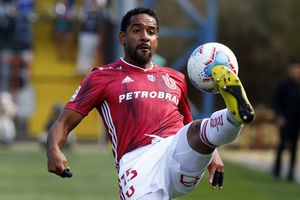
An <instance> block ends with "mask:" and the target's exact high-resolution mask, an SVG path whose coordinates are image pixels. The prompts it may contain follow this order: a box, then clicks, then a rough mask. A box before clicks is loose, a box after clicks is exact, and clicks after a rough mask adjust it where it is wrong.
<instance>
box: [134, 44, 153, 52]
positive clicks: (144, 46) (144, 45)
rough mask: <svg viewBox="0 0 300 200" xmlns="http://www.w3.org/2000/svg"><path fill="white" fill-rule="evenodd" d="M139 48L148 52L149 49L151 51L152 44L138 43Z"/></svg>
mask: <svg viewBox="0 0 300 200" xmlns="http://www.w3.org/2000/svg"><path fill="white" fill-rule="evenodd" d="M137 49H138V50H142V51H144V52H147V51H151V46H150V45H148V44H140V45H138V47H137Z"/></svg>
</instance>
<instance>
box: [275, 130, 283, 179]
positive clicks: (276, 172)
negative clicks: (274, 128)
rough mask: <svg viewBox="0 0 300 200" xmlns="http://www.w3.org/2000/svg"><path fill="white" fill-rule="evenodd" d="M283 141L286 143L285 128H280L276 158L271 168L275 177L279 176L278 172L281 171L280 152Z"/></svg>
mask: <svg viewBox="0 0 300 200" xmlns="http://www.w3.org/2000/svg"><path fill="white" fill-rule="evenodd" d="M285 143H286V131H285V128H281V130H280V141H279V144H278V148H277V154H276V160H275V164H274V168H273V175H274V177H275V178H279V177H280V172H281V157H282V152H283V150H284V148H285Z"/></svg>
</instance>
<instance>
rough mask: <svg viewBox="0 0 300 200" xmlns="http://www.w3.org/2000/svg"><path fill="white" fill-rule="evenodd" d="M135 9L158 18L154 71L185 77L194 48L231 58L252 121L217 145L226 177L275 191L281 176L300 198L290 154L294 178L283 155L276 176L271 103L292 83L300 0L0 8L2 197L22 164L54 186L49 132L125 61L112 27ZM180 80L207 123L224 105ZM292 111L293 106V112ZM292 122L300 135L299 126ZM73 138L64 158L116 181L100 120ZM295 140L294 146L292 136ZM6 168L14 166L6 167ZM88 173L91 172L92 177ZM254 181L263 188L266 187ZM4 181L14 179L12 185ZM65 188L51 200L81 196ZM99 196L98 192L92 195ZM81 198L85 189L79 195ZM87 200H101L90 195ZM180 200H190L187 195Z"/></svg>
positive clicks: (10, 1)
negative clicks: (217, 48)
mask: <svg viewBox="0 0 300 200" xmlns="http://www.w3.org/2000/svg"><path fill="white" fill-rule="evenodd" d="M135 6H149V7H152V8H154V9H155V10H156V12H157V14H158V17H159V19H160V26H161V28H160V41H159V48H158V51H157V54H156V55H155V56H154V58H153V59H155V62H157V63H158V64H161V65H164V66H169V67H172V68H174V69H177V70H179V71H181V72H183V73H184V74H186V63H187V60H188V57H189V55H190V53H191V52H192V51H193V49H195V48H196V47H197V46H199V45H201V44H203V43H205V42H212V41H214V42H220V43H223V44H225V45H226V46H228V47H229V48H231V49H232V51H233V52H234V53H235V55H236V57H237V59H238V63H239V68H240V70H239V76H240V77H241V79H242V80H243V85H244V87H245V89H246V91H247V94H248V98H249V99H250V101H251V102H252V104H253V106H254V107H255V110H256V120H255V122H254V123H253V124H251V126H248V127H245V129H244V130H243V133H242V135H241V137H240V138H239V139H238V140H237V141H235V142H234V143H232V144H230V145H227V146H225V147H222V149H221V155H223V157H224V159H225V160H226V162H228V163H229V166H231V165H233V166H232V168H233V169H235V167H236V166H240V165H241V166H243V167H246V168H247V169H248V168H250V169H252V170H253V169H254V170H258V171H262V172H263V173H264V174H267V175H266V177H268V178H269V179H268V178H266V179H267V182H268V181H269V182H268V184H269V186H270V187H273V188H274V187H279V185H272V184H275V183H276V182H277V181H279V180H282V179H283V180H286V178H287V179H288V180H289V181H290V182H291V183H292V185H288V186H286V185H280V187H283V188H285V187H288V188H286V191H289V193H290V196H289V198H287V199H294V198H295V199H296V196H297V194H298V196H299V192H298V193H297V192H296V191H300V190H299V185H297V183H300V164H298V165H297V161H298V163H299V160H300V159H299V158H298V159H297V157H299V156H298V155H299V154H298V155H297V154H294V157H295V159H294V160H295V165H294V168H293V169H292V171H294V173H293V177H292V178H290V174H291V169H290V167H289V166H290V159H289V158H290V155H289V152H288V151H284V152H283V154H282V160H283V161H282V169H283V170H282V172H280V173H279V175H278V173H277V174H276V173H275V171H276V170H275V161H276V157H278V156H276V155H277V154H276V152H277V151H278V148H277V147H278V145H279V144H280V142H281V137H280V127H279V125H278V123H276V122H277V117H276V111H275V108H276V97H275V96H276V94H277V93H276V88H277V85H278V83H279V82H280V81H281V80H283V79H285V78H287V77H288V75H289V65H290V63H291V62H293V63H299V62H300V61H299V60H300V59H299V58H300V56H299V52H300V45H299V43H298V42H299V30H300V14H299V12H298V9H299V8H300V1H298V0H272V1H261V0H244V1H240V0H160V1H157V0H126V1H125V0H0V115H1V116H0V147H1V148H0V199H18V198H17V197H16V196H14V195H15V193H14V192H13V187H14V184H16V182H18V180H19V178H20V176H21V174H22V173H21V172H20V174H18V173H16V171H22V168H21V167H24V168H26V164H25V165H24V166H23V164H24V163H27V162H28V161H30V162H31V163H36V164H35V166H33V165H34V164H33V165H28V166H27V168H26V169H28V170H29V171H30V169H32V168H35V169H36V170H37V171H39V172H40V176H41V177H42V178H43V180H50V182H51V181H53V183H54V184H53V185H52V186H51V187H53V188H56V185H55V182H56V181H57V179H55V178H54V177H52V176H51V175H48V174H47V171H46V160H45V159H46V158H45V157H46V154H45V152H44V148H43V147H44V146H45V142H46V136H47V131H48V129H49V127H50V126H51V125H52V123H53V122H54V121H55V119H56V117H57V115H58V114H59V112H60V111H61V109H63V106H64V104H65V103H66V102H67V101H68V100H69V99H70V98H71V96H72V94H73V93H74V92H75V90H76V89H77V87H78V85H79V84H80V81H81V80H82V79H83V77H84V76H85V75H86V74H87V73H88V72H89V71H90V70H91V69H92V67H94V66H97V65H103V64H107V63H111V62H113V61H114V60H115V59H117V58H119V57H120V56H122V48H121V46H119V44H118V38H117V37H118V33H119V24H120V21H121V17H122V16H123V15H124V13H125V12H126V11H127V10H129V9H131V8H133V7H135ZM187 82H188V88H189V91H188V95H189V100H190V103H191V108H192V114H193V116H194V117H195V118H197V117H203V116H208V115H209V113H211V112H212V111H213V110H216V109H220V108H223V107H224V106H225V105H224V103H223V100H222V99H221V97H220V96H219V95H211V94H203V93H201V92H199V91H197V90H196V89H195V88H194V87H193V86H192V85H191V84H190V82H189V81H188V80H187ZM298 86H299V85H298ZM299 92H300V89H299V87H298V90H297V88H296V89H295V94H298V99H299ZM295 98H296V97H295ZM299 101H300V100H299ZM296 102H297V100H296ZM298 105H299V104H298ZM297 109H299V107H298V108H296V107H295V110H297ZM299 115H300V114H299V112H298V116H299ZM297 119H299V118H297ZM295 123H296V124H298V127H299V124H300V121H296V122H295ZM73 132H74V133H73V134H72V136H71V137H70V138H69V141H68V143H67V147H70V148H67V149H68V151H69V152H68V153H69V154H70V157H71V158H72V159H77V158H79V160H84V161H86V162H87V163H89V162H91V160H92V162H91V163H93V162H96V163H94V164H95V165H96V166H98V170H99V168H101V169H103V170H104V169H105V170H107V171H108V172H107V174H109V175H111V174H114V173H115V172H114V169H113V164H112V161H111V155H110V152H109V151H110V150H109V148H110V147H109V146H110V145H109V144H108V142H107V138H106V136H105V130H104V129H103V126H102V120H101V118H100V117H99V115H98V113H97V112H96V111H93V112H91V113H90V114H89V116H88V117H87V118H86V119H84V120H83V122H82V123H81V124H80V125H79V126H78V127H77V128H76V129H75V130H74V131H73ZM298 132H299V130H298ZM298 132H297V133H296V134H297V135H298ZM293 140H294V141H295V140H296V146H297V145H298V144H297V140H298V137H294V138H293ZM291 143H292V142H290V141H288V142H287V144H286V145H284V146H285V147H286V149H290V148H291V146H292V144H291ZM294 143H295V142H294ZM294 143H293V144H294ZM294 150H295V148H294ZM26 152H27V153H28V154H26ZM99 154H100V155H99ZM14 157H15V160H14V159H13V158H14ZM83 157H85V159H84V158H83ZM86 157H87V158H86ZM98 157H99V160H100V161H99V162H101V160H108V161H107V163H108V164H107V166H106V165H105V166H101V167H100V164H99V163H97V162H98V161H96V160H97V158H98ZM30 158H32V159H33V158H36V159H33V160H30ZM88 158H90V160H88ZM100 158H101V159H100ZM70 160H71V159H70ZM277 160H278V159H277ZM20 162H21V163H22V165H19V163H20ZM82 164H83V163H81V164H80V163H77V164H76V165H77V168H78V171H80V167H83V168H84V167H87V166H82ZM236 164H237V165H236ZM12 165H14V166H18V167H20V168H18V169H13V168H11V166H12ZM277 165H278V164H277ZM1 166H2V168H1ZM243 167H242V168H241V169H240V168H239V170H242V172H243V173H247V174H251V173H253V174H259V173H260V172H258V171H255V173H254V172H252V171H251V172H249V171H245V172H244V171H243V170H244V168H243ZM228 168H230V167H228ZM277 168H278V167H277ZM12 169H13V170H12ZM226 169H227V168H226ZM10 170H12V171H13V172H12V171H10ZM81 170H82V169H81ZM87 171H88V172H91V173H93V172H94V170H92V169H90V170H87ZM100 171H101V170H100ZM277 171H278V169H277ZM10 173H12V174H10ZM228 173H230V172H228ZM232 173H233V172H232ZM243 173H241V174H243ZM29 174H31V173H29ZM44 174H46V175H44ZM99 174H100V172H99V171H96V172H95V173H94V174H88V175H86V176H87V177H88V178H86V179H87V180H85V181H87V182H88V181H91V180H92V181H95V182H93V183H91V184H92V185H95V187H96V188H98V189H99V188H105V186H101V184H100V183H99V182H97V181H99V180H100V179H102V178H103V177H102V178H100V177H99ZM31 175H32V176H36V174H31ZM84 175H85V174H84V173H83V175H82V177H83V176H84ZM272 175H273V176H272ZM95 176H97V177H98V178H95ZM111 176H113V175H111ZM262 176H263V175H262ZM2 177H6V179H2ZM12 177H15V179H13V178H12ZM93 177H94V179H93ZM234 177H235V176H234V175H233V179H234ZM252 177H254V178H255V175H253V176H252ZM272 177H273V178H272ZM240 178H241V177H238V178H237V179H236V180H239V179H240ZM250 178H251V177H250ZM281 178H282V179H281ZM106 179H113V178H106ZM115 179H116V178H114V179H113V180H112V185H113V186H111V187H112V189H108V190H106V191H110V190H112V191H113V192H107V196H105V197H103V199H117V196H118V195H117V192H116V191H117V189H116V188H117V187H116V183H117V182H116V180H115ZM228 179H230V177H228ZM40 180H41V179H39V181H40ZM234 180H235V179H234ZM258 180H259V182H260V181H262V182H263V181H264V180H265V179H262V180H261V179H258ZM258 180H254V181H253V182H254V183H257V182H258ZM7 181H8V182H9V181H11V182H10V183H11V185H10V184H8V183H7ZM39 181H37V183H32V184H33V185H32V187H36V186H37V185H39V184H38V183H39ZM78 182H81V181H78ZM100 182H101V181H100ZM290 182H289V183H286V182H284V183H283V184H290ZM295 183H296V184H295ZM63 184H64V183H60V184H59V186H60V187H70V188H69V196H68V195H67V196H64V195H66V194H63V193H64V192H63V191H61V193H60V192H58V196H56V199H69V198H70V197H73V199H74V196H75V194H76V192H80V190H78V188H80V187H81V186H77V185H76V186H74V185H71V186H70V185H69V186H65V185H63ZM76 184H77V183H76ZM232 184H233V185H234V183H232ZM294 184H295V185H294ZM24 185H26V184H25V183H24ZM24 185H22V184H21V185H19V186H18V187H20V188H22V190H21V191H23V192H24V194H25V193H26V191H27V193H26V194H27V196H26V195H25V196H24V197H26V198H25V199H27V198H28V199H38V198H43V199H47V198H49V199H52V197H53V196H51V195H53V194H51V193H47V192H45V191H49V190H47V189H46V188H47V186H44V187H45V188H42V189H41V188H40V191H42V192H40V193H38V195H37V194H36V195H33V194H32V195H31V193H35V192H33V191H31V192H30V189H28V188H26V187H24ZM104 185H105V184H104ZM237 185H239V184H237ZM74 187H75V189H74ZM111 187H110V188H111ZM289 187H291V188H289ZM297 187H298V189H296V188H297ZM254 188H255V187H254ZM56 189H57V188H56ZM256 189H257V188H256ZM254 190H255V189H254ZM267 190H268V189H266V191H267ZM3 191H6V192H4V193H3ZM97 191H98V190H97V189H95V195H96V193H97ZM270 191H271V189H270ZM81 192H82V193H83V194H84V193H85V192H86V191H85V189H82V191H81ZM72 193H73V195H71V194H72ZM104 193H105V192H104ZM112 193H113V195H112ZM225 193H226V192H225ZM262 193H264V192H263V191H262ZM271 193H272V192H270V194H267V195H272V194H271ZM43 194H44V195H43ZM91 194H92V192H91ZM196 194H197V192H196ZM1 195H2V196H1ZM5 195H6V196H5ZM47 195H48V196H47ZM70 195H71V196H70ZM110 195H112V196H113V197H114V198H112V197H111V196H110ZM202 195H203V194H202ZM231 195H232V191H229V192H228V194H227V197H228V198H229V197H232V196H231ZM247 195H248V196H249V199H253V198H254V196H251V194H250V193H249V194H246V196H247ZM208 196H209V195H208ZM225 196H226V195H225ZM79 197H80V195H79V196H78V198H79ZM215 197H216V196H215ZM277 197H278V196H277ZM277 197H276V195H274V196H261V197H260V198H259V197H258V198H257V197H256V199H276V198H277ZM218 198H220V199H226V197H225V198H224V197H218ZM278 198H279V197H278ZM23 199H24V198H23ZM85 199H99V198H95V197H94V196H91V197H90V198H85ZM100 199H101V198H100ZM187 199H196V198H194V197H193V196H190V197H188V198H187ZM207 199H209V197H208V198H207ZM231 199H232V198H231ZM245 199H247V198H245Z"/></svg>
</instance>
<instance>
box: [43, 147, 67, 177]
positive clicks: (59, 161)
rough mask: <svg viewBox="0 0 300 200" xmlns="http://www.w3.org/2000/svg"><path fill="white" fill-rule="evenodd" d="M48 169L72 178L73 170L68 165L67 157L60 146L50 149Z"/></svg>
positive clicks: (61, 175)
mask: <svg viewBox="0 0 300 200" xmlns="http://www.w3.org/2000/svg"><path fill="white" fill-rule="evenodd" d="M47 156H48V171H49V172H51V173H54V174H56V175H58V176H60V177H62V178H66V177H67V178H71V177H72V175H73V174H72V172H71V171H70V168H69V166H68V165H67V159H66V157H65V155H64V154H63V153H62V152H61V151H60V149H59V148H54V149H51V150H50V149H49V150H48V154H47Z"/></svg>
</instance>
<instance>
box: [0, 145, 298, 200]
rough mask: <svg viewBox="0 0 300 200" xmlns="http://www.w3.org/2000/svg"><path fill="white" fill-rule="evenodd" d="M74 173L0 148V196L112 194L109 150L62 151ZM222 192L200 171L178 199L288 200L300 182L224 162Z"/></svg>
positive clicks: (101, 197)
mask: <svg viewBox="0 0 300 200" xmlns="http://www.w3.org/2000/svg"><path fill="white" fill-rule="evenodd" d="M65 153H66V155H67V157H68V160H69V164H70V166H71V167H72V171H73V173H74V176H73V178H71V179H62V178H59V177H57V176H55V175H53V174H50V173H48V172H47V169H46V152H45V150H44V149H42V148H32V147H31V148H25V147H22V148H18V147H17V148H15V147H13V148H0V200H53V199H55V200H68V199H72V200H79V199H80V200H111V199H118V192H117V178H116V172H115V169H114V167H113V159H112V156H111V154H110V152H107V151H103V150H100V148H90V147H89V148H88V149H83V148H80V149H78V148H76V149H75V150H74V151H67V152H65ZM225 170H226V171H225V182H224V189H223V190H222V191H219V190H212V189H211V188H210V185H209V184H208V182H207V177H206V176H205V177H204V178H203V179H202V181H201V183H200V185H199V186H198V187H197V189H196V190H195V191H193V192H192V193H191V194H189V195H187V196H185V197H181V198H178V199H180V200H196V199H204V200H210V199H217V200H226V199H228V200H233V199H243V200H276V199H278V200H279V199H286V200H293V199H295V200H296V199H299V197H300V186H299V185H295V184H291V183H289V182H286V181H280V182H275V181H274V180H273V179H272V177H271V176H270V175H267V174H264V173H261V172H258V171H253V170H249V169H246V168H244V167H241V166H238V165H234V164H231V163H228V162H226V165H225Z"/></svg>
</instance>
